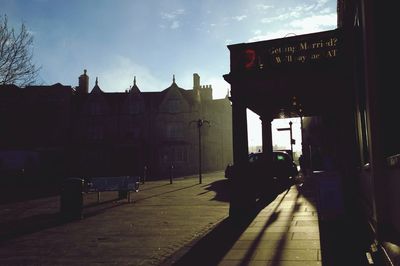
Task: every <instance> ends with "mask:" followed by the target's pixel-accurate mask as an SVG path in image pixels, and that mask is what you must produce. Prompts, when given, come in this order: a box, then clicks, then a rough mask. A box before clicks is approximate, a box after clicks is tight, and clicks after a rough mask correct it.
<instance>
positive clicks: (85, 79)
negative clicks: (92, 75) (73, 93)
mask: <svg viewBox="0 0 400 266" xmlns="http://www.w3.org/2000/svg"><path fill="white" fill-rule="evenodd" d="M78 92H79V93H82V94H88V93H89V76H88V75H87V74H86V69H85V70H83V74H82V75H80V76H79V90H78Z"/></svg>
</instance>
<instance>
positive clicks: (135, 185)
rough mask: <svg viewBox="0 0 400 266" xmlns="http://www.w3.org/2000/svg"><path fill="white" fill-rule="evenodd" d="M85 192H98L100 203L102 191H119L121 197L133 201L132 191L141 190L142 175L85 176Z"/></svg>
mask: <svg viewBox="0 0 400 266" xmlns="http://www.w3.org/2000/svg"><path fill="white" fill-rule="evenodd" d="M84 180H85V192H86V193H89V192H97V202H98V203H100V192H106V191H118V193H119V194H118V195H119V198H121V199H123V198H128V202H131V192H132V191H135V192H139V182H140V177H138V176H119V177H94V178H85V179H84Z"/></svg>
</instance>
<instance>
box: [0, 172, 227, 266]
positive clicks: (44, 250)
mask: <svg viewBox="0 0 400 266" xmlns="http://www.w3.org/2000/svg"><path fill="white" fill-rule="evenodd" d="M226 186H227V180H225V179H224V178H223V173H222V172H218V173H212V174H204V175H203V182H202V184H199V182H198V178H197V177H189V178H178V179H176V180H174V182H173V184H170V183H169V180H162V181H151V182H146V183H145V184H143V185H141V188H140V191H139V192H138V193H134V194H133V200H134V202H133V203H127V200H120V201H119V200H115V199H116V197H117V193H116V192H104V193H102V194H101V202H102V203H101V204H96V202H97V195H96V193H94V194H92V195H89V196H88V197H87V198H85V206H86V208H85V209H84V216H85V217H84V219H82V220H79V221H74V222H70V223H61V222H60V220H59V213H58V212H59V197H50V198H44V199H38V200H30V201H24V202H20V203H12V204H4V205H0V265H160V264H161V263H162V261H164V260H165V259H166V258H168V257H169V256H171V254H174V253H176V252H178V251H179V250H181V248H182V247H185V245H188V244H190V243H192V242H193V240H194V239H197V238H199V237H200V236H202V235H205V234H206V233H207V232H208V231H209V230H210V229H211V228H213V227H214V226H215V225H216V224H217V223H218V222H220V221H221V220H223V219H224V218H226V217H227V216H228V208H229V202H228V201H227V199H228V198H227V195H226Z"/></svg>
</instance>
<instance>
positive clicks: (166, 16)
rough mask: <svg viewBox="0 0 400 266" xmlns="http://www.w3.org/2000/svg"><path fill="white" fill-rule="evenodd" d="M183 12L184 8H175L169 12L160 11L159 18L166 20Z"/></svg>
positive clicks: (174, 17) (172, 18)
mask: <svg viewBox="0 0 400 266" xmlns="http://www.w3.org/2000/svg"><path fill="white" fill-rule="evenodd" d="M183 14H185V10H184V9H177V10H174V11H171V12H162V13H161V18H162V19H166V20H174V19H176V18H177V17H179V16H181V15H183Z"/></svg>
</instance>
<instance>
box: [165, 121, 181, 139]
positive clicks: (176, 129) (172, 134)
mask: <svg viewBox="0 0 400 266" xmlns="http://www.w3.org/2000/svg"><path fill="white" fill-rule="evenodd" d="M182 137H183V123H180V122H172V123H169V124H168V125H167V138H170V139H177V138H182Z"/></svg>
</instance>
